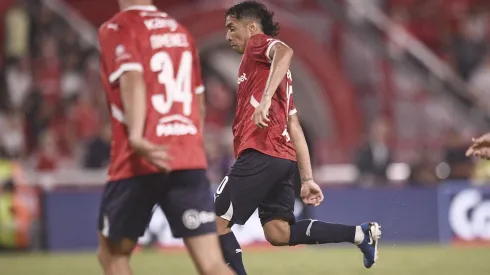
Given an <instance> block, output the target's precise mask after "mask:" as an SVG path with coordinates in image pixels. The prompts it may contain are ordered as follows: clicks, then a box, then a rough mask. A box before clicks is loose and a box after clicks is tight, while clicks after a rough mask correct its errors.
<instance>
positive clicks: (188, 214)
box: [182, 209, 216, 230]
mask: <svg viewBox="0 0 490 275" xmlns="http://www.w3.org/2000/svg"><path fill="white" fill-rule="evenodd" d="M215 221H216V216H215V214H214V213H213V212H206V211H201V212H199V211H197V210H195V209H189V210H187V211H185V212H184V214H183V215H182V223H184V226H185V227H187V229H190V230H194V229H197V228H199V226H201V224H204V223H210V222H215Z"/></svg>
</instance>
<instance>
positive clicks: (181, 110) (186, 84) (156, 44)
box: [99, 6, 207, 180]
mask: <svg viewBox="0 0 490 275" xmlns="http://www.w3.org/2000/svg"><path fill="white" fill-rule="evenodd" d="M99 41H100V46H101V49H102V50H101V63H102V64H101V73H102V81H103V83H104V87H105V91H106V94H107V100H108V104H109V109H110V112H111V115H112V120H111V122H112V134H113V137H112V142H111V162H110V167H109V178H110V180H117V179H124V178H129V177H133V176H137V175H144V174H150V173H155V172H159V170H158V169H157V168H156V167H155V166H153V165H151V164H150V163H149V162H148V161H146V159H144V158H142V157H140V156H139V155H137V154H136V153H135V152H134V151H133V149H132V148H131V147H130V145H129V141H128V131H127V128H126V125H125V118H124V108H123V105H122V102H121V96H120V87H119V83H118V80H119V78H120V77H121V75H122V74H123V73H124V72H126V71H140V72H142V73H143V76H144V79H145V83H146V93H147V111H146V124H145V129H144V137H145V138H146V139H147V140H149V141H150V142H153V143H155V144H160V145H166V146H168V148H169V154H170V155H171V156H172V161H171V162H170V167H171V169H172V170H187V169H205V168H206V167H207V163H206V157H205V153H204V148H203V139H202V129H201V125H200V113H199V102H198V100H196V97H195V94H199V93H202V92H204V86H203V84H202V78H201V69H200V62H199V56H198V53H197V49H196V45H195V42H194V40H193V38H192V37H191V35H190V34H189V32H188V31H187V30H186V29H185V28H184V27H182V26H181V25H180V24H179V23H178V22H177V21H176V20H175V19H173V18H171V17H169V16H168V15H167V14H166V13H163V12H160V11H158V10H157V9H156V7H154V6H135V7H133V8H130V9H127V10H125V11H122V12H120V13H118V14H117V15H115V16H114V17H113V18H112V19H110V20H109V21H108V22H106V23H105V24H103V25H102V27H101V28H100V29H99Z"/></svg>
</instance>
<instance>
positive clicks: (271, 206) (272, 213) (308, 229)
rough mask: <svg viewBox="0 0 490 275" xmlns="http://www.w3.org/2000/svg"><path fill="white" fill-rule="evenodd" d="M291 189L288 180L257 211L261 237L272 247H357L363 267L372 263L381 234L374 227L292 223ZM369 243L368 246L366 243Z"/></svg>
mask: <svg viewBox="0 0 490 275" xmlns="http://www.w3.org/2000/svg"><path fill="white" fill-rule="evenodd" d="M293 210H294V189H293V186H292V184H291V181H290V180H289V179H286V180H284V181H282V182H280V183H279V184H278V185H276V186H275V187H274V189H273V190H271V192H270V193H269V196H268V197H267V199H266V200H265V201H264V202H263V203H262V204H261V205H260V207H259V217H260V219H261V222H262V225H263V229H264V234H265V237H266V239H267V241H269V242H270V243H271V244H272V245H274V246H286V245H290V246H294V245H298V244H327V243H342V242H349V243H353V244H356V245H358V246H359V248H360V249H361V251H362V252H363V254H364V256H365V265H366V267H370V266H371V265H372V264H374V262H375V260H376V259H375V255H376V252H377V251H376V245H377V240H378V239H379V237H380V234H381V231H380V227H379V225H378V224H377V223H365V224H362V225H360V226H351V225H344V224H336V223H327V222H323V221H317V220H311V219H308V220H300V221H295V218H294V214H293ZM371 240H372V241H373V242H372V243H371V245H369V243H370V241H371Z"/></svg>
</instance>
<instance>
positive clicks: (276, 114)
mask: <svg viewBox="0 0 490 275" xmlns="http://www.w3.org/2000/svg"><path fill="white" fill-rule="evenodd" d="M225 26H226V29H227V33H226V39H227V40H228V42H229V43H230V45H231V47H232V48H233V49H234V50H235V51H236V52H237V53H239V54H242V62H241V64H240V69H239V73H238V81H237V84H238V88H237V108H236V114H235V120H234V123H233V135H234V147H235V156H236V157H237V160H236V162H235V164H234V165H233V167H232V168H231V171H230V172H229V174H228V175H227V176H226V177H225V178H224V179H223V181H222V182H221V184H220V186H219V187H218V189H217V191H216V194H215V207H216V214H217V216H218V217H217V224H218V234H220V242H221V248H222V251H223V254H224V257H225V261H226V262H227V263H228V264H230V266H231V267H233V269H234V270H235V271H236V272H237V273H238V274H246V272H245V268H244V266H243V262H242V256H241V251H242V250H241V248H240V245H239V244H238V242H237V240H236V238H235V236H234V234H233V232H232V231H231V227H232V225H233V224H244V223H245V222H246V221H247V220H248V219H249V217H250V216H251V215H252V213H253V212H254V211H255V209H257V208H258V209H259V218H260V220H261V222H262V226H263V230H264V234H265V237H266V239H267V241H269V242H270V243H271V244H272V245H274V246H287V245H290V246H294V245H298V244H324V243H339V242H350V243H353V244H356V245H357V246H358V247H359V248H360V250H361V251H362V253H363V255H364V265H365V267H367V268H370V267H371V266H372V265H373V264H374V263H375V261H376V255H377V244H378V239H379V238H380V236H381V230H380V226H379V225H378V224H377V223H375V222H371V223H363V224H361V225H359V226H349V225H342V224H332V223H326V222H322V221H317V220H300V221H295V217H294V215H293V207H294V198H295V196H294V190H293V186H292V183H291V180H292V177H293V175H294V171H295V169H296V165H298V167H299V173H300V176H301V181H302V187H301V197H302V199H303V201H304V202H305V203H306V204H308V205H315V206H317V205H319V204H320V203H321V202H322V201H323V194H322V191H321V189H320V187H319V186H318V185H317V184H316V183H315V181H314V180H313V174H312V169H311V164H310V157H309V151H308V147H307V145H306V141H305V137H304V135H303V131H302V129H301V126H300V124H299V121H298V117H297V110H296V108H295V106H294V101H293V96H292V94H293V88H292V77H291V73H290V71H289V65H290V62H291V59H292V56H293V50H292V49H291V48H290V47H288V46H287V45H286V44H285V43H283V42H282V41H280V40H278V39H276V38H274V37H275V36H276V35H277V34H278V31H279V26H278V24H277V23H276V22H274V17H273V13H271V12H270V11H268V10H267V8H266V7H265V6H264V5H262V4H260V3H257V2H255V1H246V2H242V3H240V4H237V5H235V6H233V7H231V8H230V9H229V10H228V11H227V13H226V23H225Z"/></svg>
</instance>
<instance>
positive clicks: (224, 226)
mask: <svg viewBox="0 0 490 275" xmlns="http://www.w3.org/2000/svg"><path fill="white" fill-rule="evenodd" d="M229 224H230V221H228V220H225V219H223V218H221V217H216V229H217V231H218V235H225V234H228V233H230V232H231V228H230V227H229Z"/></svg>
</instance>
